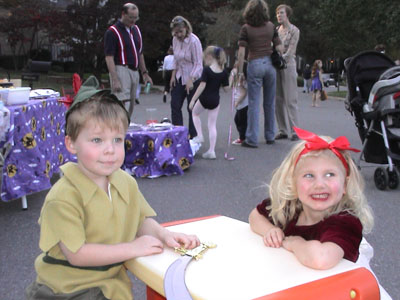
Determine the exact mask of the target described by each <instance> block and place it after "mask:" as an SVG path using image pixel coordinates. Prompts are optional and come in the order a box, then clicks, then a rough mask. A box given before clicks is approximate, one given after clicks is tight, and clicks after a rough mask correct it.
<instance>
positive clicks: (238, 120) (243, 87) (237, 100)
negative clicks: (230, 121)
mask: <svg viewBox="0 0 400 300" xmlns="http://www.w3.org/2000/svg"><path fill="white" fill-rule="evenodd" d="M237 67H238V62H236V63H235V65H234V66H233V69H232V71H231V74H230V76H229V86H230V87H231V88H233V100H234V105H235V108H236V114H235V124H236V128H237V131H238V132H239V138H238V139H236V140H234V141H233V142H232V144H233V145H239V146H240V145H241V144H242V142H243V141H244V140H245V139H246V129H247V110H248V105H249V99H248V98H247V81H246V75H244V77H240V78H239V76H238V69H237ZM246 69H247V68H246V66H243V70H244V71H246Z"/></svg>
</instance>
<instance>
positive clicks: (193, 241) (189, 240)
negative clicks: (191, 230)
mask: <svg viewBox="0 0 400 300" xmlns="http://www.w3.org/2000/svg"><path fill="white" fill-rule="evenodd" d="M164 243H165V244H166V245H167V246H168V247H171V248H176V247H181V246H183V247H184V248H185V249H193V248H196V247H197V246H199V245H200V240H199V238H198V237H197V236H195V235H187V234H184V233H179V232H173V231H167V232H166V234H165V236H164Z"/></svg>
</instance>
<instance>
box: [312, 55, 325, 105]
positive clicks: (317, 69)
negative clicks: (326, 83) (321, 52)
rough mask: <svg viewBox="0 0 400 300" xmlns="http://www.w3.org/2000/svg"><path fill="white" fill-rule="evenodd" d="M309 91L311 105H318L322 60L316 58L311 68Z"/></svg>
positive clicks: (320, 89)
mask: <svg viewBox="0 0 400 300" xmlns="http://www.w3.org/2000/svg"><path fill="white" fill-rule="evenodd" d="M311 78H312V82H311V91H312V96H311V97H312V106H313V107H318V106H319V101H320V100H321V91H322V82H323V80H322V61H321V60H319V59H317V60H316V61H315V62H314V64H313V66H312V70H311Z"/></svg>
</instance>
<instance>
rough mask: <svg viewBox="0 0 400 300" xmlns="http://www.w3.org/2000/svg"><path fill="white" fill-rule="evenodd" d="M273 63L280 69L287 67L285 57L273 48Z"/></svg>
mask: <svg viewBox="0 0 400 300" xmlns="http://www.w3.org/2000/svg"><path fill="white" fill-rule="evenodd" d="M271 61H272V65H273V66H274V67H275V68H277V69H278V70H282V69H286V61H285V59H284V58H283V57H282V56H281V55H280V54H279V53H278V51H276V50H275V47H274V48H273V51H272V54H271Z"/></svg>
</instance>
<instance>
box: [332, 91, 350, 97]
mask: <svg viewBox="0 0 400 300" xmlns="http://www.w3.org/2000/svg"><path fill="white" fill-rule="evenodd" d="M328 95H329V96H332V97H338V98H346V95H347V91H339V92H338V91H334V92H328Z"/></svg>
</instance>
